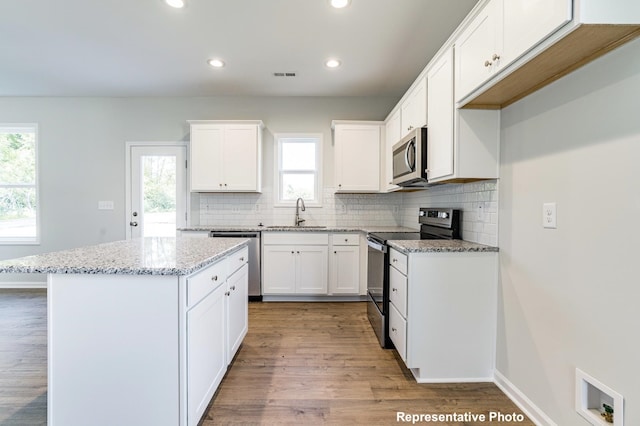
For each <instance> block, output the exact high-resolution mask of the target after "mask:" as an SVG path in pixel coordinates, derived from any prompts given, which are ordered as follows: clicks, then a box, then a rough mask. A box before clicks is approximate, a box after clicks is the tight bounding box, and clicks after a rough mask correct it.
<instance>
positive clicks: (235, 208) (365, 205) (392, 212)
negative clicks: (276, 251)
mask: <svg viewBox="0 0 640 426" xmlns="http://www.w3.org/2000/svg"><path fill="white" fill-rule="evenodd" d="M199 198H200V200H199V207H200V223H199V224H200V225H207V226H209V225H219V226H256V225H258V224H259V223H262V224H263V225H265V226H269V225H293V224H294V217H295V207H276V206H275V205H274V204H275V203H274V201H275V198H274V194H273V190H272V189H271V188H263V191H262V193H261V194H238V193H235V194H214V193H207V194H200V195H199ZM401 199H402V194H336V193H335V190H334V188H331V187H326V188H324V191H323V199H322V207H311V206H307V209H306V211H304V212H301V213H300V218H301V219H305V223H304V224H305V225H326V226H359V225H363V226H396V225H399V221H400V217H401V214H402V210H401V207H400V205H401Z"/></svg>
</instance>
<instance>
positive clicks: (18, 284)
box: [0, 281, 47, 289]
mask: <svg viewBox="0 0 640 426" xmlns="http://www.w3.org/2000/svg"><path fill="white" fill-rule="evenodd" d="M0 288H11V289H22V288H45V289H46V288H47V282H46V281H0Z"/></svg>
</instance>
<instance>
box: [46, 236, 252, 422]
mask: <svg viewBox="0 0 640 426" xmlns="http://www.w3.org/2000/svg"><path fill="white" fill-rule="evenodd" d="M162 242H163V243H165V244H166V245H169V246H171V243H172V241H171V240H163V241H162ZM113 244H115V245H116V248H119V249H120V252H122V253H130V254H131V255H135V254H137V253H139V251H140V247H138V246H137V245H138V244H140V242H129V241H127V242H125V243H113ZM113 244H112V245H113ZM174 244H175V242H174ZM176 245H178V244H176ZM179 245H180V247H182V248H183V249H184V248H185V247H186V248H189V249H190V250H188V251H189V254H188V255H186V256H185V258H184V259H183V258H181V257H177V258H176V259H172V260H170V261H168V262H167V264H168V266H167V268H163V267H162V266H160V267H158V268H156V269H153V268H148V267H146V266H144V267H139V268H135V267H134V268H132V267H131V266H130V264H131V260H130V259H129V258H128V257H127V256H123V260H121V264H124V265H125V266H122V268H120V269H118V267H117V266H116V267H111V266H110V267H109V268H108V269H100V268H101V267H100V266H96V268H94V269H87V268H85V269H82V268H79V269H80V270H82V271H84V272H80V273H78V274H69V273H64V272H57V271H56V272H50V273H48V278H47V279H48V297H47V299H48V307H47V311H48V392H47V416H48V422H47V424H48V425H50V426H75V425H78V426H84V425H87V424H91V425H97V426H103V425H104V426H112V425H135V426H137V425H153V426H196V425H197V424H198V423H199V422H200V420H201V418H202V415H203V414H204V412H205V411H206V409H207V407H208V405H209V402H210V401H211V398H212V397H213V395H214V393H215V391H216V389H217V388H218V386H219V385H220V382H221V381H222V379H223V377H224V375H225V373H226V371H227V369H228V365H229V362H230V361H231V359H232V358H233V356H234V354H235V353H236V351H237V350H238V349H239V347H240V345H241V343H242V340H243V339H244V336H245V335H246V333H247V325H248V322H247V319H248V299H247V298H248V295H247V284H248V272H247V271H248V266H247V259H248V256H247V249H246V245H244V246H238V245H237V243H230V242H229V241H228V240H226V239H217V241H216V239H214V238H207V239H202V240H200V239H192V238H184V239H182V240H181V241H180V242H179ZM119 246H122V247H119ZM96 247H99V248H100V249H99V250H97V249H91V248H87V249H86V250H87V252H89V254H87V255H86V256H87V257H86V259H84V258H82V259H80V260H81V261H82V262H81V263H82V264H85V263H90V262H91V259H94V258H95V257H96V256H97V255H99V254H104V252H102V251H101V250H108V249H109V248H113V247H111V246H108V247H103V246H96ZM144 247H146V246H144ZM144 247H142V249H143V255H142V256H141V257H142V258H143V259H147V256H145V255H151V254H153V253H152V252H149V251H147V252H144ZM92 250H93V251H92ZM216 253H217V256H218V257H216V258H215V260H214V261H213V262H212V263H209V262H210V260H209V259H211V256H216ZM75 255H76V256H77V253H75ZM81 255H82V253H81ZM198 256H201V259H202V260H201V261H200V262H201V263H199V265H200V266H193V265H194V257H198ZM63 259H66V258H65V257H63ZM196 264H198V263H196ZM127 265H129V266H127ZM176 265H180V266H179V267H176ZM183 265H184V266H183ZM83 268H84V267H83ZM125 268H127V269H125ZM198 268H199V269H198ZM58 269H59V268H58ZM120 270H122V271H127V273H121V272H119V271H120ZM164 273H173V274H175V275H163V274H164Z"/></svg>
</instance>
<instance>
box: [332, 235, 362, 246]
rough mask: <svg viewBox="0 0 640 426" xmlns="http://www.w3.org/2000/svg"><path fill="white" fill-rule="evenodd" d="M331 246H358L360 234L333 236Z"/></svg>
mask: <svg viewBox="0 0 640 426" xmlns="http://www.w3.org/2000/svg"><path fill="white" fill-rule="evenodd" d="M331 244H332V245H334V246H358V245H360V234H342V233H341V234H331Z"/></svg>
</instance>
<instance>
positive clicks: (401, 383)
mask: <svg viewBox="0 0 640 426" xmlns="http://www.w3.org/2000/svg"><path fill="white" fill-rule="evenodd" d="M46 316H47V304H46V291H45V290H2V289H0V425H3V426H17V425H21V426H22V425H24V426H26V425H28V426H32V425H45V424H46V418H47V405H46V403H47V401H46V400H47V393H46V391H47V362H46V359H47V358H46V357H47V336H46V331H47V320H46ZM399 411H401V412H405V413H411V414H453V413H457V414H460V415H464V414H465V413H475V414H485V415H488V412H489V411H493V412H500V413H502V414H503V415H509V414H512V413H514V412H515V413H521V412H520V410H518V409H517V407H516V406H515V405H513V403H511V401H510V400H509V399H508V398H507V397H506V396H505V395H504V394H502V392H501V391H500V390H499V389H498V388H497V387H496V386H495V385H493V384H491V383H478V384H453V385H452V384H435V385H434V384H428V385H427V384H418V383H416V382H415V380H414V379H413V377H412V376H411V373H410V372H409V371H408V370H407V369H406V368H405V367H404V364H403V363H402V361H401V360H400V359H399V358H397V356H396V352H395V351H390V350H384V349H381V348H380V346H379V345H378V342H377V340H376V338H375V335H374V334H373V331H372V330H371V326H370V325H369V323H368V320H367V317H366V305H365V304H364V303H251V304H250V305H249V333H248V335H247V337H246V338H245V341H244V343H243V345H242V347H241V348H240V351H239V352H238V355H237V356H236V359H235V360H234V362H233V365H232V367H231V368H230V369H229V371H228V373H227V375H226V377H225V378H224V380H223V382H222V385H221V386H220V389H219V390H218V393H217V394H216V396H215V397H214V399H213V401H212V402H211V404H210V406H209V410H208V412H207V414H205V416H204V417H203V419H202V421H201V425H202V426H210V425H223V424H224V425H226V424H270V425H286V424H292V425H293V424H296V425H300V424H305V425H306V424H332V425H347V424H367V425H373V424H381V425H382V424H399V423H402V422H397V421H396V413H397V412H399ZM424 423H430V424H438V425H488V424H496V423H497V422H495V423H494V422H489V421H484V422H480V421H478V422H473V421H459V422H454V421H452V422H434V421H431V422H422V424H424ZM417 424H420V423H419V422H418V423H417ZM500 424H501V425H509V424H517V425H532V424H533V423H531V422H530V421H529V420H528V419H526V418H525V420H524V421H522V422H506V421H503V422H500Z"/></svg>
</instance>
